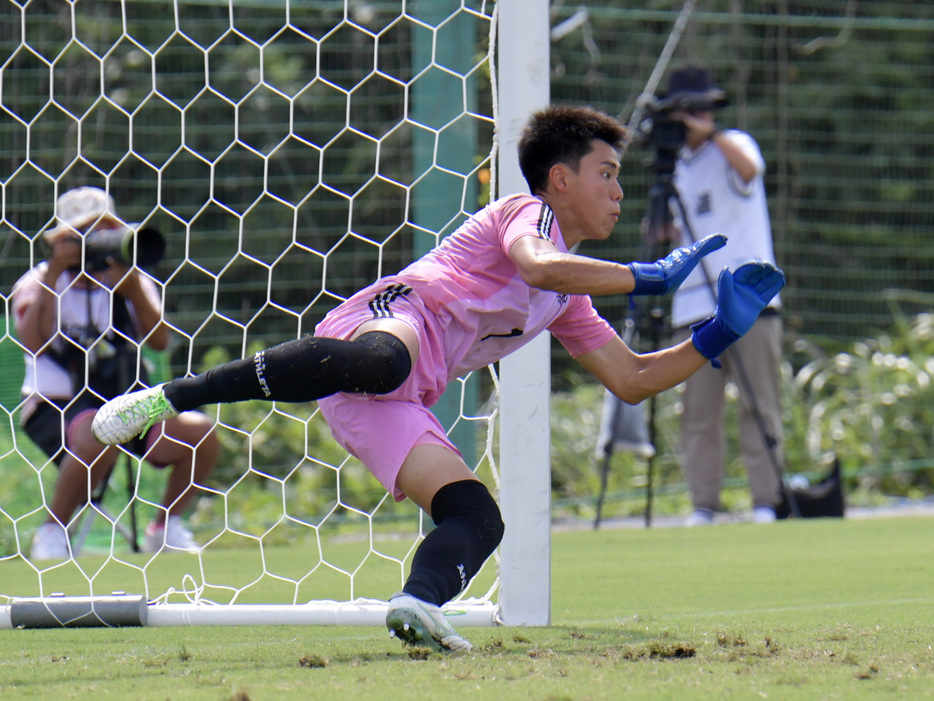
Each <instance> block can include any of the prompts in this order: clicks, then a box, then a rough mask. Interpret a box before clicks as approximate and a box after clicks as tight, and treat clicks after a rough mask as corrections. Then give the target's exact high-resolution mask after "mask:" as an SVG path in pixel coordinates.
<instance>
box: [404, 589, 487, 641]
mask: <svg viewBox="0 0 934 701" xmlns="http://www.w3.org/2000/svg"><path fill="white" fill-rule="evenodd" d="M386 627H388V628H389V637H391V638H399V639H400V640H401V641H402V642H403V643H404V644H406V645H411V646H413V647H428V648H431V649H432V650H435V651H437V652H445V651H451V652H469V651H470V650H472V649H473V645H471V644H470V643H469V642H468V641H467V640H466V639H465V638H463V637H461V635H460V634H459V633H458V632H457V631H456V630H454V626H452V625H451V624H450V623H448V621H447V619H446V618H445V613H444V611H442V610H441V608H440V607H438V606H435V605H434V604H429V603H428V602H427V601H422V600H421V599H416V598H415V597H414V596H411V595H409V594H404V593H401V592H400V593H399V594H394V595H393V596H392V598H391V599H390V600H389V610H388V611H387V612H386Z"/></svg>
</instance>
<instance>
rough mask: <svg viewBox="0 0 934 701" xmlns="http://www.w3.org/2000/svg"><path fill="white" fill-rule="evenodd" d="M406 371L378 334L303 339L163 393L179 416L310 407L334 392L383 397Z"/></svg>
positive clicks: (400, 356)
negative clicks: (234, 405)
mask: <svg viewBox="0 0 934 701" xmlns="http://www.w3.org/2000/svg"><path fill="white" fill-rule="evenodd" d="M411 369H412V361H411V358H410V356H409V351H408V349H407V348H406V347H405V344H404V343H402V341H400V340H399V339H398V338H396V337H395V336H393V335H392V334H389V333H385V332H383V331H371V332H369V333H365V334H362V335H361V336H359V337H358V338H357V339H356V340H354V341H342V340H339V339H335V338H319V337H315V336H306V337H305V338H300V339H297V340H295V341H288V342H286V343H282V344H280V345H278V346H274V347H273V348H269V349H267V350H265V351H260V352H259V353H257V354H256V355H254V356H253V357H251V358H244V359H243V360H234V361H231V362H229V363H224V364H223V365H219V366H218V367H216V368H213V369H212V370H208V371H207V372H205V373H202V374H201V375H198V376H197V377H183V378H180V379H177V380H173V381H172V382H170V383H169V384H167V385H166V386H165V388H164V391H165V396H166V398H167V399H168V400H169V401H170V402H172V406H174V407H175V408H176V409H177V410H178V411H186V410H189V409H194V408H196V407H199V406H202V405H204V404H225V403H229V402H241V401H244V400H247V399H268V400H270V401H273V400H276V401H282V402H310V401H313V400H315V399H321V398H322V397H327V396H330V395H332V394H334V393H336V392H360V393H368V394H386V393H387V392H392V391H393V390H394V389H396V388H397V387H399V385H401V384H402V383H403V382H404V381H405V379H406V378H407V377H408V376H409V372H410V371H411Z"/></svg>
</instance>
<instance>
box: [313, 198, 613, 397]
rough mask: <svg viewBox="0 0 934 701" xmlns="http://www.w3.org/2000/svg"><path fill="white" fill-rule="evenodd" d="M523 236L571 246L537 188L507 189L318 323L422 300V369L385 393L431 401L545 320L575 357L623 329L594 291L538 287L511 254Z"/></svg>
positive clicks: (348, 327)
mask: <svg viewBox="0 0 934 701" xmlns="http://www.w3.org/2000/svg"><path fill="white" fill-rule="evenodd" d="M522 236H540V237H541V238H544V239H548V240H550V241H551V242H552V243H554V245H555V246H556V247H557V249H558V250H559V251H562V252H566V251H567V246H565V243H564V239H563V237H562V235H561V230H560V229H559V228H558V222H557V220H556V219H555V216H554V213H553V212H552V211H551V208H550V207H548V205H546V204H545V203H544V202H542V201H541V200H540V199H538V198H536V197H533V196H531V195H513V196H510V197H506V198H503V199H500V200H497V201H496V202H494V203H492V204H490V205H489V206H487V207H485V208H484V209H483V210H481V211H480V212H478V213H477V214H475V215H474V216H472V217H471V218H470V219H468V220H467V221H466V222H465V223H464V224H463V225H462V226H461V227H460V228H459V229H458V230H457V231H455V232H454V233H453V234H451V235H450V236H448V237H447V238H445V239H444V241H443V242H442V243H441V244H440V245H439V246H438V247H437V248H435V249H434V250H432V251H431V252H429V253H428V254H426V255H425V256H423V257H422V258H420V259H419V260H417V261H415V262H414V263H412V264H411V265H409V266H408V267H407V268H405V269H404V270H402V271H401V272H400V273H399V274H398V275H393V276H389V277H386V278H383V279H381V280H379V281H378V282H376V283H374V284H373V285H370V286H369V287H367V288H365V289H363V290H361V291H360V292H358V293H357V294H355V295H354V296H353V297H351V298H350V299H349V300H347V302H345V303H344V304H342V305H341V306H340V307H338V308H337V309H335V310H334V311H332V312H331V314H329V315H328V317H326V318H325V320H324V321H322V323H321V324H320V325H319V327H318V329H317V330H316V333H318V334H322V335H337V336H341V337H347V336H349V335H350V334H351V333H352V332H353V330H354V329H355V328H356V327H357V326H359V325H360V323H362V322H363V321H365V320H366V319H365V318H363V319H361V318H360V316H359V315H356V316H354V315H353V314H348V313H347V312H349V311H350V310H352V309H356V310H360V309H362V308H366V309H369V312H370V315H371V316H370V318H376V317H379V316H391V315H392V316H395V315H396V314H394V313H393V304H394V303H395V304H396V305H397V308H399V310H400V311H402V309H401V307H399V305H398V303H399V302H401V301H403V299H404V301H405V303H406V306H407V307H408V305H409V304H411V305H412V306H411V309H417V310H422V309H423V310H424V311H422V312H421V313H420V314H419V316H421V317H422V319H421V320H420V322H421V325H422V326H423V327H422V328H419V329H418V330H419V334H420V339H421V348H420V357H419V360H418V363H417V367H416V368H415V369H414V373H413V374H415V375H418V376H417V377H411V376H410V378H409V380H408V381H406V383H405V384H404V385H403V386H402V387H400V388H399V389H398V390H396V391H395V392H393V393H391V394H388V395H381V396H382V397H385V398H387V399H402V398H408V399H416V395H417V398H418V399H419V400H420V401H422V402H423V403H424V404H425V405H426V406H431V405H432V404H434V402H435V401H437V398H438V397H439V396H440V394H441V392H443V391H444V387H445V386H446V385H447V383H448V382H450V381H451V380H453V379H455V378H457V377H462V376H464V375H466V374H467V373H468V372H470V371H472V370H476V369H478V368H482V367H485V366H486V365H489V364H490V363H495V362H497V361H498V360H500V359H501V358H503V357H504V356H506V355H509V354H510V353H512V352H513V351H515V350H517V349H518V348H520V347H521V346H523V345H525V344H526V343H528V342H529V341H530V340H532V339H533V338H534V337H535V336H537V335H539V334H540V333H541V332H542V331H545V330H546V329H547V330H549V331H551V333H553V334H554V336H555V337H556V338H557V339H558V340H559V341H560V342H561V344H562V345H563V346H564V347H565V348H566V349H567V351H568V352H569V353H570V354H571V355H572V356H573V357H575V358H576V357H578V356H580V355H582V354H584V353H588V352H590V351H593V350H596V349H597V348H600V347H601V346H603V345H604V344H605V343H607V342H608V341H609V340H610V339H611V338H612V337H613V336H614V335H615V334H616V332H615V331H614V330H613V328H612V327H611V326H610V325H609V324H608V323H607V322H606V321H605V320H604V319H603V318H601V317H600V316H599V315H598V314H597V312H596V310H595V309H594V308H593V304H592V302H591V300H590V297H589V296H587V295H567V294H560V293H557V292H550V291H546V290H540V289H537V288H533V287H530V286H529V285H528V284H526V283H525V281H523V279H522V277H521V276H520V275H519V271H518V270H517V268H516V266H515V264H513V262H512V261H511V260H510V259H509V256H508V255H507V251H508V250H509V247H510V246H511V245H512V244H513V243H514V242H515V241H516V239H518V238H520V237H522ZM363 305H365V307H364V306H363ZM399 316H400V318H402V316H403V315H401V314H400V315H399ZM341 320H343V322H344V323H341ZM426 345H427V346H428V347H426Z"/></svg>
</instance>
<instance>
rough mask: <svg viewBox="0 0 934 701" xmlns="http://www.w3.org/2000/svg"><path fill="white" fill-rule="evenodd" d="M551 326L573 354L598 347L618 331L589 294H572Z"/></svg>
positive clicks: (575, 355)
mask: <svg viewBox="0 0 934 701" xmlns="http://www.w3.org/2000/svg"><path fill="white" fill-rule="evenodd" d="M548 330H549V331H551V333H552V334H553V335H554V337H555V338H557V339H558V341H559V342H560V343H561V345H562V346H564V348H565V350H567V352H568V353H570V354H571V357H572V358H578V357H580V356H582V355H584V354H585V353H590V352H591V351H595V350H597V349H598V348H600V347H602V346H604V345H606V344H607V343H609V341H610V339H611V338H613V336H615V335H616V331H614V330H613V327H612V326H610V325H609V323H607V321H606V319H604V318H603V317H602V316H600V315H599V314H597V310H596V309H594V307H593V302H592V301H591V299H590V297H588V296H587V295H571V296H570V298H569V299H568V304H567V308H566V309H565V310H564V313H563V314H561V316H559V317H558V318H557V319H555V320H554V321H553V322H551V325H550V326H549V327H548Z"/></svg>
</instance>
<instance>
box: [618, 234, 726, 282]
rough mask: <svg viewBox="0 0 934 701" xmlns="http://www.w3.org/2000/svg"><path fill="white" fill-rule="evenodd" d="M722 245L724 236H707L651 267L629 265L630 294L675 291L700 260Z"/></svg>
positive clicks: (652, 264)
mask: <svg viewBox="0 0 934 701" xmlns="http://www.w3.org/2000/svg"><path fill="white" fill-rule="evenodd" d="M725 245H726V236H724V235H723V234H711V235H710V236H708V237H706V238H703V239H701V240H700V241H697V242H696V243H693V244H691V245H690V246H682V247H680V248H676V249H675V250H673V251H672V252H671V253H669V254H668V255H667V256H665V257H664V258H662V259H661V260H659V261H656V262H655V263H630V264H629V269H630V270H632V276H633V277H634V278H635V281H636V284H635V287H633V290H632V292H631V293H630V294H634V295H662V294H666V293H668V292H673V291H675V290H677V289H678V288H679V287H680V286H681V283H682V282H684V280H685V279H686V278H687V276H688V275H690V274H691V271H692V270H694V268H695V267H697V264H698V263H700V260H701V258H703V257H704V256H706V255H707V254H708V253H711V252H712V251H716V250H717V249H718V248H723V247H724V246H725Z"/></svg>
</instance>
